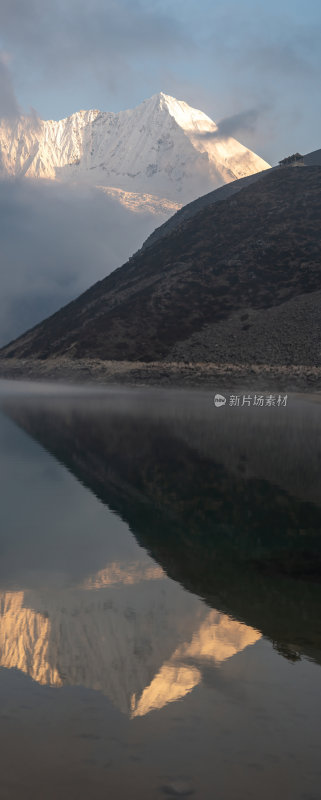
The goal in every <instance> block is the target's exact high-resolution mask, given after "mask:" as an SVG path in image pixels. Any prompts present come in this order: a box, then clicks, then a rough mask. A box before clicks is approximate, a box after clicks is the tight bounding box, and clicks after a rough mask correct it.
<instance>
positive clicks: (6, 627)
mask: <svg viewBox="0 0 321 800" xmlns="http://www.w3.org/2000/svg"><path fill="white" fill-rule="evenodd" d="M213 395H214V393H211V392H197V391H194V392H193V391H189V392H188V391H175V392H174V391H165V390H162V391H157V390H156V389H146V390H138V389H132V390H127V389H124V388H121V387H120V388H117V387H115V388H109V389H101V390H99V389H96V390H93V391H91V390H89V389H83V390H79V389H77V390H76V389H72V388H70V387H69V388H67V387H65V388H64V387H61V386H56V387H55V386H50V385H47V386H44V385H42V386H40V385H38V386H37V385H36V384H27V383H25V384H24V383H11V382H9V381H1V382H0V442H1V447H0V469H1V504H0V516H1V529H0V752H1V771H0V800H7V798H8V799H9V800H16V799H17V800H18V798H19V800H20V798H22V797H23V798H26V800H29V799H30V800H31V799H32V800H56V799H57V798H59V799H60V798H61V799H62V800H67V798H68V800H85V798H91V800H98V798H99V800H100V798H104V797H106V798H107V797H108V798H111V799H112V800H114V798H115V800H116V798H117V800H128V799H129V798H130V800H145V799H146V800H157V799H158V800H161V798H162V797H163V798H166V797H168V798H170V797H173V798H174V797H191V798H195V800H196V798H197V800H213V798H215V800H244V799H245V798H246V800H252V798H253V800H254V799H255V800H257V798H260V800H271V797H274V798H282V800H283V799H284V798H291V800H299V799H300V800H319V799H320V797H321V760H320V746H321V731H320V721H321V669H320V667H321V580H320V578H321V469H320V467H321V404H320V403H319V402H318V400H317V398H313V397H304V398H302V397H300V396H294V395H289V396H288V399H287V405H286V407H261V408H260V407H248V406H246V407H230V406H229V405H228V404H226V405H225V406H223V407H220V408H216V407H215V406H214V403H213Z"/></svg>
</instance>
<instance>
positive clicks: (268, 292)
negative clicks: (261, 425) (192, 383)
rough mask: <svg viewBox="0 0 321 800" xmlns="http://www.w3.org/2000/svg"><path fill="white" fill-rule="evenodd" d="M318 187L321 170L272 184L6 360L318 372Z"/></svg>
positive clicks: (173, 237)
mask: <svg viewBox="0 0 321 800" xmlns="http://www.w3.org/2000/svg"><path fill="white" fill-rule="evenodd" d="M320 179H321V167H320V166H314V167H304V168H303V167H302V168H300V169H293V168H287V169H280V170H275V171H268V172H267V173H266V174H264V173H263V176H262V177H261V178H260V180H258V181H256V183H254V184H252V185H250V186H246V188H244V189H243V190H242V191H240V192H239V193H238V194H237V195H235V196H232V197H230V198H227V199H225V200H223V201H222V202H220V203H216V204H214V205H212V206H209V207H208V208H205V209H204V210H201V211H200V212H199V213H198V214H196V215H195V216H194V217H193V218H192V219H190V220H187V221H186V222H185V223H184V224H183V225H182V226H181V227H179V228H178V229H176V230H174V231H173V232H172V233H171V234H170V235H169V236H167V237H165V238H164V239H163V240H162V241H160V242H157V243H156V244H155V245H154V246H151V247H149V248H147V249H146V250H143V251H140V253H138V254H136V255H135V256H134V257H133V258H132V259H130V261H129V262H128V263H127V264H125V265H124V266H123V267H121V268H120V269H118V270H116V271H115V272H113V273H112V274H111V275H109V276H108V277H107V278H106V279H104V280H103V281H100V282H99V283H97V284H95V286H93V287H92V288H91V289H89V290H88V291H87V292H85V293H84V294H83V295H81V296H80V297H79V298H78V299H77V300H75V301H74V302H72V303H70V304H69V305H68V306H66V307H65V308H63V309H62V310H61V311H59V312H57V313H56V314H54V315H53V316H52V317H50V318H49V319H47V320H46V321H45V322H43V323H41V324H40V325H38V326H37V327H36V328H34V329H33V330H32V331H30V332H29V333H27V334H25V335H24V336H22V337H20V338H19V339H17V340H16V341H15V342H13V343H11V344H10V345H8V346H7V347H6V348H4V349H3V350H2V351H1V357H2V358H12V357H15V358H28V357H36V358H39V359H49V358H52V357H55V358H56V357H59V356H68V357H70V358H84V357H89V358H101V359H107V360H108V359H115V360H124V359H127V360H130V361H133V360H137V359H138V360H142V361H152V360H163V359H165V360H166V359H168V360H175V359H178V358H179V359H180V360H185V359H187V360H192V361H216V362H228V361H231V362H232V363H253V364H254V363H266V360H267V355H266V353H267V352H268V362H269V363H271V364H285V363H289V364H319V363H320V358H321V356H320V352H321V323H320V318H319V315H318V314H317V313H316V311H315V306H316V305H317V307H319V295H318V294H317V293H318V292H319V291H320V285H321V273H320V263H321V261H320V253H321V227H320V214H321V182H320ZM306 303H308V314H307V313H306V311H307V309H306V307H305V304H306ZM262 320H263V322H262ZM263 323H264V324H263ZM195 336H196V341H195ZM311 342H312V347H311ZM299 344H300V347H299ZM267 348H268V350H267Z"/></svg>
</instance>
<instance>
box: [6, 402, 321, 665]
mask: <svg viewBox="0 0 321 800" xmlns="http://www.w3.org/2000/svg"><path fill="white" fill-rule="evenodd" d="M147 394H148V396H147V398H146V399H145V400H144V399H142V397H141V396H140V395H139V394H137V393H135V392H134V393H132V394H129V396H127V395H126V394H125V393H123V394H120V395H119V396H117V394H114V396H111V398H110V397H109V399H108V397H107V396H106V397H104V398H103V399H99V398H97V399H96V400H94V399H93V400H92V401H90V400H89V399H88V397H87V398H85V399H84V398H83V399H81V398H80V399H74V400H73V399H72V398H71V399H69V401H68V402H67V401H66V398H65V399H63V400H62V399H59V398H56V399H52V398H51V399H50V398H47V400H45V399H42V400H41V401H36V400H35V399H34V398H33V399H32V398H31V399H30V400H29V401H27V400H26V399H25V400H20V401H18V400H16V401H15V402H13V401H11V402H10V407H9V406H7V413H9V414H10V416H11V418H12V419H14V420H15V421H16V422H17V423H18V424H19V425H20V426H21V427H22V428H23V429H24V430H25V431H27V432H29V433H30V434H31V435H32V436H33V437H35V438H36V439H37V440H38V441H39V442H41V444H42V445H44V446H45V447H46V448H47V449H48V450H49V451H50V452H51V453H53V454H54V455H55V456H56V457H57V458H58V459H59V460H60V461H61V462H62V463H64V464H65V465H66V466H67V467H68V468H69V469H70V470H71V471H72V472H73V474H74V475H75V476H76V477H77V478H78V479H79V480H81V481H82V482H83V483H84V484H85V485H86V486H88V487H89V488H90V489H91V490H92V491H93V492H94V493H95V494H96V495H97V496H98V497H99V498H100V499H101V500H102V501H103V502H104V503H106V504H107V505H108V506H109V507H110V508H111V509H113V510H114V511H115V512H116V513H117V514H118V515H119V516H121V518H122V519H124V520H125V521H126V522H127V523H128V524H129V526H130V529H131V530H132V532H133V533H134V535H135V536H136V538H137V540H138V542H139V543H140V544H141V545H143V546H144V547H145V548H146V549H147V551H148V553H149V554H150V555H152V557H153V558H154V559H156V561H157V562H158V563H159V564H160V565H161V566H162V568H163V569H164V570H165V572H166V573H167V574H168V575H169V576H170V577H172V578H174V579H175V580H177V581H179V582H180V583H182V584H183V585H184V586H185V587H186V588H188V589H189V590H190V591H191V592H193V593H196V594H198V595H199V596H201V597H203V598H204V599H206V601H207V603H209V604H210V605H211V606H212V607H214V608H216V609H218V610H219V611H220V612H225V613H228V614H229V615H232V617H234V618H236V619H238V620H241V621H242V622H244V623H246V624H247V625H249V626H251V627H253V628H254V629H256V630H259V631H260V632H261V633H263V635H266V636H268V637H269V638H270V639H271V640H272V641H273V642H274V643H275V646H276V647H277V648H278V649H279V650H280V652H282V653H283V654H284V655H286V656H287V657H289V658H294V659H295V658H297V657H299V656H300V653H304V654H306V655H308V656H309V657H311V658H314V659H316V660H320V652H321V627H320V608H321V585H320V577H321V505H320V497H321V492H320V488H321V487H320V447H319V440H318V438H317V431H318V430H319V428H320V406H319V405H317V404H313V403H309V402H308V401H305V402H302V403H301V402H300V401H295V400H294V399H293V402H292V407H291V406H290V407H289V408H287V409H284V414H286V415H287V417H285V416H283V418H282V421H281V418H280V416H277V415H280V413H281V409H273V410H272V409H260V410H258V411H257V414H254V413H252V412H254V409H252V410H251V416H249V415H248V417H247V419H246V423H245V422H244V416H243V418H242V415H241V412H242V411H243V412H244V409H231V408H230V409H229V408H227V407H225V409H219V410H217V409H216V410H215V411H214V409H213V408H212V407H210V405H209V402H210V400H209V397H208V396H207V395H206V394H204V395H201V396H200V398H198V399H197V398H196V396H195V395H194V396H193V394H192V393H191V394H190V395H188V393H186V394H185V393H181V394H179V393H178V394H177V396H176V397H175V399H172V398H169V396H167V395H166V393H164V394H163V395H162V397H161V398H159V397H158V396H157V394H150V393H147ZM221 411H223V415H221ZM261 412H262V414H261ZM271 412H272V413H273V414H274V416H273V417H272V416H271ZM218 413H219V414H220V416H217V414H218ZM224 414H225V416H224ZM214 415H215V416H214Z"/></svg>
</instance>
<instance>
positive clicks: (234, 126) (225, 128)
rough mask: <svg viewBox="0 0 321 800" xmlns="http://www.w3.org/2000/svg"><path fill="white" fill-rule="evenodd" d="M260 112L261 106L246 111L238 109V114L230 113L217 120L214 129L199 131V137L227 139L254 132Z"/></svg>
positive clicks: (261, 111) (261, 110)
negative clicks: (230, 114) (204, 131)
mask: <svg viewBox="0 0 321 800" xmlns="http://www.w3.org/2000/svg"><path fill="white" fill-rule="evenodd" d="M264 110H265V109H264ZM262 113H263V109H262V108H250V109H248V110H247V111H240V113H239V114H232V116H230V117H225V118H224V119H222V120H221V121H220V122H218V123H217V129H216V130H215V131H207V132H206V133H200V134H199V137H200V138H202V139H228V138H229V137H230V136H237V135H238V134H240V133H244V132H245V133H254V131H255V130H256V126H257V123H258V120H259V118H260V117H261V115H262Z"/></svg>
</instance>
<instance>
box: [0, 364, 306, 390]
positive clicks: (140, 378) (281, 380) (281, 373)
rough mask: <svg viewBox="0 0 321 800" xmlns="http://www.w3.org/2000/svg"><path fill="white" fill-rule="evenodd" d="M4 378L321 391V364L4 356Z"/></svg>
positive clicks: (1, 373) (0, 373) (1, 367)
mask: <svg viewBox="0 0 321 800" xmlns="http://www.w3.org/2000/svg"><path fill="white" fill-rule="evenodd" d="M0 378H4V379H10V380H37V381H46V380H48V381H51V380H55V381H57V382H60V381H61V382H64V383H66V382H67V383H73V384H78V383H81V384H86V383H90V384H93V383H96V384H100V385H108V384H114V383H117V384H126V385H129V386H142V387H143V386H155V387H157V386H162V387H171V386H173V387H175V388H184V387H185V388H210V389H213V388H215V389H217V390H219V389H220V388H222V389H223V388H225V389H226V388H229V389H234V388H238V389H241V388H242V389H243V388H244V389H251V390H253V391H257V392H262V391H271V392H272V391H273V392H277V391H282V392H284V391H297V390H299V391H300V392H307V393H310V392H311V390H314V391H321V366H318V367H317V366H306V365H296V364H291V365H283V366H280V365H271V364H228V363H227V364H219V363H213V362H199V363H193V362H166V361H158V362H143V361H101V360H99V359H89V358H88V359H87V358H84V359H68V358H57V359H48V360H40V359H13V358H10V359H7V358H0Z"/></svg>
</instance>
